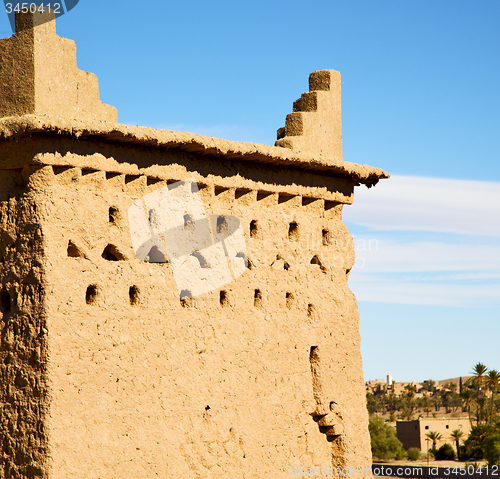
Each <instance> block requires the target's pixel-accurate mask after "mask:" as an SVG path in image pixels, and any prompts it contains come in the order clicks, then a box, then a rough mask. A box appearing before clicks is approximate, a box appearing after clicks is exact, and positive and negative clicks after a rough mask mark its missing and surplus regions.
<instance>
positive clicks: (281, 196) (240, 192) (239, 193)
mask: <svg viewBox="0 0 500 479" xmlns="http://www.w3.org/2000/svg"><path fill="white" fill-rule="evenodd" d="M74 168H77V167H75V166H70V165H63V166H52V170H53V172H54V174H55V175H60V174H61V173H64V172H65V171H68V170H71V169H74ZM101 171H102V170H98V169H93V168H81V174H82V176H87V175H90V174H93V173H99V172H101ZM105 174H106V179H107V180H110V179H112V178H115V177H117V176H124V181H125V183H126V184H127V183H131V182H132V181H135V180H138V179H139V178H141V177H146V184H147V186H152V185H155V184H157V183H160V182H162V181H164V182H166V183H167V185H172V184H174V183H179V182H181V181H183V180H174V179H163V178H158V177H155V176H147V175H141V174H137V175H132V174H127V173H121V172H118V171H106V172H105ZM75 179H76V176H75ZM193 184H196V185H197V188H198V189H199V190H202V189H204V188H207V187H208V186H207V185H206V184H204V183H193ZM231 189H232V188H229V187H226V186H214V195H215V196H219V195H220V194H222V193H224V192H226V191H229V190H231ZM252 191H257V201H262V200H264V199H265V198H267V197H269V196H271V195H274V194H278V204H282V203H286V202H287V201H290V200H291V199H293V198H297V197H301V198H302V206H308V205H310V204H312V203H314V202H316V201H323V198H316V197H309V196H302V195H294V194H290V193H278V192H273V191H267V190H253V189H250V188H236V189H234V197H235V199H240V198H242V197H243V196H245V195H246V194H248V193H251V192H252ZM324 202H325V204H324V208H325V210H326V211H328V210H330V209H331V208H333V207H335V206H336V205H338V202H336V201H330V200H324Z"/></svg>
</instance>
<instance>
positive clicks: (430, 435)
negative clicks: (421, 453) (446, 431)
mask: <svg viewBox="0 0 500 479" xmlns="http://www.w3.org/2000/svg"><path fill="white" fill-rule="evenodd" d="M426 436H427V437H428V438H429V439H430V440H431V441H432V450H433V451H435V450H436V444H437V442H438V441H439V440H440V439H441V438H442V437H443V436H442V435H441V434H439V432H436V431H431V432H428V433H427V434H426Z"/></svg>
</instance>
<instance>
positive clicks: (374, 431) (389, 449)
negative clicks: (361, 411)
mask: <svg viewBox="0 0 500 479" xmlns="http://www.w3.org/2000/svg"><path fill="white" fill-rule="evenodd" d="M368 427H369V430H370V438H371V444H372V454H373V457H376V458H378V459H383V460H387V459H401V458H402V457H404V451H403V445H402V444H401V442H400V441H399V439H398V438H397V437H396V431H394V428H392V427H391V426H389V424H386V423H385V422H384V420H383V419H382V418H380V417H376V416H372V417H370V423H369V426H368Z"/></svg>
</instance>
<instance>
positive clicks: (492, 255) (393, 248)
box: [355, 232, 500, 273]
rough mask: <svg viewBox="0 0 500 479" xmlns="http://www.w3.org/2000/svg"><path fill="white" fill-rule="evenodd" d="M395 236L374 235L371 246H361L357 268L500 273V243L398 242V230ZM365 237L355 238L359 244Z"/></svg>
mask: <svg viewBox="0 0 500 479" xmlns="http://www.w3.org/2000/svg"><path fill="white" fill-rule="evenodd" d="M393 235H394V239H392V240H376V239H375V240H374V239H373V238H372V239H371V240H370V245H371V248H369V249H366V250H365V249H364V248H357V251H356V259H357V261H356V264H357V268H358V269H362V270H363V272H364V273H404V272H407V273H409V272H425V271H427V272H430V271H433V272H438V271H488V272H500V244H499V245H485V244H482V243H481V242H480V241H475V242H474V243H462V244H460V243H459V244H455V243H452V242H451V241H450V242H449V243H445V242H404V241H402V240H399V241H398V239H397V233H396V232H394V233H393ZM450 239H452V238H450ZM453 239H454V238H453ZM363 240H364V238H362V237H357V238H356V237H355V242H356V243H357V244H359V243H360V242H362V241H363Z"/></svg>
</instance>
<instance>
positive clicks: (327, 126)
mask: <svg viewBox="0 0 500 479" xmlns="http://www.w3.org/2000/svg"><path fill="white" fill-rule="evenodd" d="M277 136H278V140H277V141H276V146H281V147H284V148H290V149H291V150H294V151H296V152H306V151H307V152H309V153H311V154H315V155H319V156H321V157H323V158H324V160H325V161H327V162H328V163H329V164H331V165H339V164H341V163H342V161H343V160H342V119H341V107H340V73H339V72H337V71H335V70H319V71H315V72H312V73H311V74H310V76H309V91H308V92H306V93H302V96H301V97H300V98H299V99H298V100H296V101H295V102H294V103H293V112H292V113H290V114H288V115H287V117H286V123H285V126H284V127H283V128H280V129H279V130H278V135H277Z"/></svg>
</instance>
